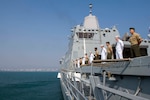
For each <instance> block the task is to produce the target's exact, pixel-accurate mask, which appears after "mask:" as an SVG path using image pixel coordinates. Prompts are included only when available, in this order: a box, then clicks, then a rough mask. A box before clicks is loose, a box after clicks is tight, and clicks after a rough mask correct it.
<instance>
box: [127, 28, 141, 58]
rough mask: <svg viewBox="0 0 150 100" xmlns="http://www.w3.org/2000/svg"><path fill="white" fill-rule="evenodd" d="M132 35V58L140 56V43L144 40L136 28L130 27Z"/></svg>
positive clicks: (130, 40)
mask: <svg viewBox="0 0 150 100" xmlns="http://www.w3.org/2000/svg"><path fill="white" fill-rule="evenodd" d="M129 30H130V33H131V37H130V39H129V42H130V43H131V49H130V51H131V58H133V57H140V56H141V54H140V47H139V45H140V44H141V42H142V38H141V37H140V35H139V34H138V33H136V32H135V28H129Z"/></svg>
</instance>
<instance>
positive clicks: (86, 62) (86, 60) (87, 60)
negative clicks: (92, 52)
mask: <svg viewBox="0 0 150 100" xmlns="http://www.w3.org/2000/svg"><path fill="white" fill-rule="evenodd" d="M88 63H89V57H88V55H87V53H86V54H85V64H88Z"/></svg>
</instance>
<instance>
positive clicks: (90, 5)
mask: <svg viewBox="0 0 150 100" xmlns="http://www.w3.org/2000/svg"><path fill="white" fill-rule="evenodd" d="M92 7H93V5H92V4H89V8H90V14H92Z"/></svg>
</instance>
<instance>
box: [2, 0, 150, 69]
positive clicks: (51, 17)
mask: <svg viewBox="0 0 150 100" xmlns="http://www.w3.org/2000/svg"><path fill="white" fill-rule="evenodd" d="M90 3H92V4H93V14H94V15H96V16H97V17H98V19H99V23H100V27H101V28H106V27H109V28H110V27H112V26H113V25H117V28H118V30H119V31H120V33H121V35H123V34H124V33H125V32H128V28H129V27H131V26H132V27H135V28H136V31H137V32H138V33H140V34H141V36H142V37H145V38H147V33H148V27H149V26H150V0H0V68H1V67H6V68H7V67H14V68H16V67H17V66H19V67H25V68H29V67H33V68H34V67H50V66H53V67H57V66H59V59H60V58H61V57H62V56H63V55H64V54H65V52H66V51H67V46H68V42H69V41H68V39H67V35H70V29H71V27H73V26H75V25H77V24H81V23H82V22H83V19H84V17H85V16H87V15H88V14H89V8H88V5H89V4H90Z"/></svg>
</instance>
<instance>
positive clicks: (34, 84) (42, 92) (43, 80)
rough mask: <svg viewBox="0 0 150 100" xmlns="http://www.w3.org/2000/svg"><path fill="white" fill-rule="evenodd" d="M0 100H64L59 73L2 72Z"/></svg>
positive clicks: (0, 76) (0, 75)
mask: <svg viewBox="0 0 150 100" xmlns="http://www.w3.org/2000/svg"><path fill="white" fill-rule="evenodd" d="M0 100H63V97H62V92H61V87H60V81H59V79H57V72H0Z"/></svg>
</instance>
